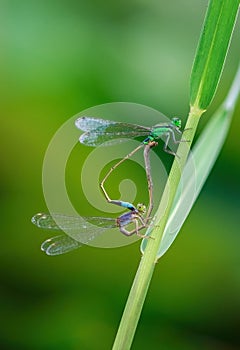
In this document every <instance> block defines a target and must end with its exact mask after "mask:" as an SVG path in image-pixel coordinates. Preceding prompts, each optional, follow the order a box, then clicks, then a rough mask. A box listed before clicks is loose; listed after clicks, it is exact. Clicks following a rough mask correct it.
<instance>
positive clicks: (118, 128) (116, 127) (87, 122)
mask: <svg viewBox="0 0 240 350" xmlns="http://www.w3.org/2000/svg"><path fill="white" fill-rule="evenodd" d="M75 124H76V126H77V127H78V128H79V129H81V130H83V131H85V133H84V134H83V135H81V137H80V138H79V141H80V142H81V143H83V144H85V145H87V146H93V147H95V146H99V145H101V144H102V143H104V142H106V141H111V140H114V141H111V142H109V143H108V144H107V145H110V144H112V143H116V142H117V141H116V140H115V139H119V138H134V137H137V136H146V135H148V134H149V132H150V131H151V128H148V127H144V126H141V125H137V124H128V123H120V122H114V121H111V120H104V119H98V118H92V117H82V118H79V119H77V120H76V122H75ZM118 142H119V141H118Z"/></svg>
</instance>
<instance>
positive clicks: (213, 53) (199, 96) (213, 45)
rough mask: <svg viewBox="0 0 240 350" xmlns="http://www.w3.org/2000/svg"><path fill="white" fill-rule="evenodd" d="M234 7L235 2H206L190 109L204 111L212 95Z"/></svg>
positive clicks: (234, 15) (234, 13) (229, 33)
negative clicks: (207, 4)
mask: <svg viewBox="0 0 240 350" xmlns="http://www.w3.org/2000/svg"><path fill="white" fill-rule="evenodd" d="M238 7H239V0H210V2H209V6H208V10H207V14H206V17H205V21H204V24H203V29H202V33H201V37H200V40H199V45H198V48H197V52H196V56H195V60H194V64H193V68H192V74H191V80H190V104H191V106H192V107H194V108H197V109H200V110H206V109H207V107H208V106H209V104H210V102H211V100H212V98H213V96H214V94H215V91H216V88H217V85H218V82H219V79H220V76H221V73H222V69H223V66H224V61H225V58H226V55H227V51H228V47H229V43H230V39H231V35H232V32H233V29H234V24H235V21H236V17H237V12H238Z"/></svg>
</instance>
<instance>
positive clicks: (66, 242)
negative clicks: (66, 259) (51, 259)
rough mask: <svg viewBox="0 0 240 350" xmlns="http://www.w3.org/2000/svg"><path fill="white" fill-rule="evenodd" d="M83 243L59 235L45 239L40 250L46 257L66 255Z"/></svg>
mask: <svg viewBox="0 0 240 350" xmlns="http://www.w3.org/2000/svg"><path fill="white" fill-rule="evenodd" d="M82 245H83V243H81V242H78V241H76V240H75V239H73V238H71V237H69V236H67V235H60V236H55V237H52V238H49V239H47V240H46V241H44V242H43V243H42V245H41V250H42V251H44V252H45V253H46V254H47V255H52V256H54V255H61V254H65V253H68V252H70V251H72V250H74V249H77V248H80V247H81V246H82Z"/></svg>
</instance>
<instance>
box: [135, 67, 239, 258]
mask: <svg viewBox="0 0 240 350" xmlns="http://www.w3.org/2000/svg"><path fill="white" fill-rule="evenodd" d="M239 93H240V66H239V69H238V73H237V75H236V77H235V79H234V82H233V84H232V87H231V89H230V91H229V94H228V96H227V98H226V99H225V101H224V103H223V105H222V106H221V107H220V108H219V109H218V110H217V112H216V113H215V114H214V115H213V117H212V118H211V120H210V122H209V123H208V125H207V126H206V127H205V129H204V131H203V132H202V133H201V135H200V137H199V138H198V140H197V142H196V144H195V146H194V147H193V150H192V152H191V155H190V157H189V159H188V161H187V163H186V166H185V168H184V172H183V174H182V179H181V183H180V185H179V186H178V190H177V194H176V197H175V201H174V204H173V207H172V210H171V214H170V217H169V220H168V223H167V226H166V228H165V231H164V234H163V238H162V240H161V244H160V247H159V250H158V255H157V258H160V257H161V256H162V255H163V254H164V253H165V252H166V251H167V250H168V248H169V247H170V245H171V244H172V243H173V241H174V240H175V238H176V236H177V234H178V232H179V231H180V229H181V227H182V225H183V223H184V221H185V220H186V218H187V216H188V214H189V212H190V210H191V208H192V206H193V204H194V202H195V201H196V199H197V197H198V195H199V193H200V191H201V189H202V187H203V185H204V183H205V181H206V179H207V177H208V175H209V173H210V171H211V169H212V167H213V165H214V163H215V161H216V159H217V157H218V155H219V153H220V151H221V148H222V145H223V143H224V141H225V139H226V136H227V132H228V129H229V126H230V123H231V119H232V115H233V111H234V108H235V105H236V103H237V99H238V96H239ZM182 188H183V189H182ZM193 191H194V192H193ZM146 244H147V240H143V242H142V246H141V250H142V252H143V251H144V249H145V247H146Z"/></svg>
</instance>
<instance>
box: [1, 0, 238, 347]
mask: <svg viewBox="0 0 240 350" xmlns="http://www.w3.org/2000/svg"><path fill="white" fill-rule="evenodd" d="M206 6H207V1H191V2H189V1H186V0H183V1H179V2H176V1H167V2H166V1H156V0H150V1H146V0H145V1H144V0H128V1H125V0H123V1H121V2H111V1H109V0H107V1H97V0H95V1H94V0H91V1H88V2H86V1H73V0H68V1H66V0H65V1H54V0H52V1H46V0H45V1H40V2H38V1H34V0H28V1H27V0H22V1H16V0H15V1H14V0H10V1H4V0H3V1H2V2H1V11H0V12H1V22H0V23H1V29H2V31H1V32H2V34H1V39H0V40H1V46H2V50H1V53H2V54H1V60H2V64H1V87H0V89H1V98H2V99H1V109H2V111H1V129H2V134H1V141H2V145H1V150H2V152H1V153H2V157H1V168H2V171H1V204H2V206H1V217H2V218H1V222H2V224H1V263H0V268H1V282H2V283H1V284H2V288H1V321H2V325H1V328H0V333H1V349H39V350H42V349H44V350H45V349H64V350H75V349H83V350H94V349H98V350H99V349H100V350H101V349H104V350H105V349H111V345H112V343H113V340H114V336H115V332H116V329H117V326H118V323H119V321H120V317H121V313H122V310H123V307H124V304H125V301H126V298H127V295H128V291H129V288H130V286H131V282H132V280H133V277H134V274H135V271H136V268H137V265H138V262H139V259H140V253H139V243H136V244H133V245H130V246H127V247H123V248H118V249H97V248H91V247H84V248H81V249H80V250H76V251H74V252H72V253H69V254H66V255H64V256H59V257H55V258H52V257H48V256H46V255H44V253H42V252H41V251H40V244H41V242H42V241H43V240H44V239H46V238H48V237H49V233H48V232H43V231H41V230H38V229H37V228H36V227H34V226H33V225H32V224H31V222H30V218H31V216H32V215H33V214H35V213H36V212H38V211H46V210H47V208H46V204H45V202H44V197H43V193H42V187H41V171H42V162H43V158H44V153H45V151H46V149H47V146H48V143H49V142H50V140H51V138H52V136H53V135H54V133H55V132H56V131H57V129H58V128H59V127H60V126H61V125H62V124H63V123H64V122H65V121H66V120H67V119H68V118H70V117H71V116H72V115H74V114H76V113H78V112H80V111H81V110H83V109H85V108H87V107H91V106H94V105H97V104H101V103H108V102H114V101H129V102H136V103H141V104H145V105H148V106H151V107H153V108H156V109H158V110H160V111H161V112H163V113H164V114H166V115H167V116H169V117H171V116H173V115H178V116H180V117H181V118H182V119H183V120H185V119H186V116H187V112H188V95H189V77H190V71H191V66H192V62H193V58H194V52H195V49H196V45H197V41H198V38H199V34H200V29H201V25H202V21H203V18H204V14H205V10H206ZM239 39H240V34H239V23H238V29H237V31H236V32H235V33H234V36H233V41H232V45H231V48H230V53H229V56H228V59H227V61H226V68H225V70H224V74H223V77H222V80H221V84H220V87H219V89H218V92H217V95H216V97H215V99H214V102H213V104H212V106H211V108H210V110H209V112H208V113H207V114H206V115H204V117H203V120H202V122H201V125H200V128H199V131H200V130H201V128H202V127H203V126H204V124H205V123H206V121H207V119H208V117H210V116H211V114H212V112H213V111H214V110H215V109H216V108H217V106H218V105H219V104H220V103H221V101H222V100H223V98H224V97H225V95H226V93H227V91H228V88H229V86H230V84H231V81H232V79H233V77H234V74H235V71H236V68H237V65H238V62H239ZM239 113H240V106H239V104H238V108H237V110H236V112H235V118H234V120H233V123H232V127H231V130H230V133H229V137H228V140H227V142H226V144H225V146H224V149H223V151H222V152H221V155H220V157H219V159H218V161H217V163H216V165H215V167H214V170H213V172H212V173H211V175H210V177H209V179H208V182H207V183H206V185H205V187H204V190H203V192H202V194H201V195H200V197H199V200H198V201H197V203H196V204H195V206H194V208H193V210H192V213H191V215H190V216H189V218H188V220H187V221H186V223H185V225H184V227H183V229H182V231H181V233H180V235H179V237H178V238H177V240H176V241H175V243H174V244H173V246H172V247H171V249H170V250H169V251H168V252H167V254H166V255H165V256H164V257H163V258H162V259H161V261H160V262H159V264H158V266H157V268H156V271H155V274H154V278H153V281H152V284H151V287H150V292H149V294H148V296H147V300H146V304H145V306H144V310H143V314H142V317H141V320H140V323H139V327H138V329H137V333H136V337H135V340H134V344H133V347H132V348H133V349H146V348H148V349H149V350H150V349H160V348H161V349H167V350H168V349H174V350H175V349H176V350H179V349H180V350H181V349H183V350H188V349H207V350H208V349H239V347H240V339H239V326H240V298H239V295H240V256H239V247H240V237H239V209H240V206H239V196H240V190H239V178H240V165H239V155H240V152H239V147H240V145H239V126H240V124H239ZM139 122H140V121H139ZM143 122H144V121H141V122H140V123H143ZM87 152H90V151H89V150H87V151H86V154H87ZM160 153H161V152H160ZM133 168H134V167H133ZM73 170H74V169H73ZM93 171H94V165H93ZM134 171H135V172H136V174H137V172H138V169H137V168H136V169H135V168H134V169H133V173H134ZM133 175H134V174H133ZM56 176H57V174H56ZM141 176H144V172H142V175H141ZM73 177H74V175H73ZM81 201H82V202H81ZM80 203H82V205H83V206H84V205H85V203H86V201H85V202H84V198H81V199H80ZM89 215H92V213H91V212H89Z"/></svg>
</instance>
